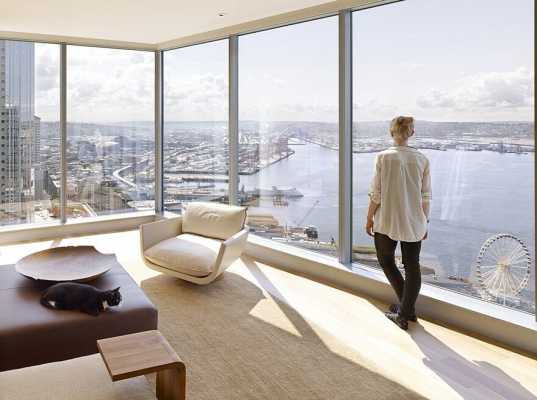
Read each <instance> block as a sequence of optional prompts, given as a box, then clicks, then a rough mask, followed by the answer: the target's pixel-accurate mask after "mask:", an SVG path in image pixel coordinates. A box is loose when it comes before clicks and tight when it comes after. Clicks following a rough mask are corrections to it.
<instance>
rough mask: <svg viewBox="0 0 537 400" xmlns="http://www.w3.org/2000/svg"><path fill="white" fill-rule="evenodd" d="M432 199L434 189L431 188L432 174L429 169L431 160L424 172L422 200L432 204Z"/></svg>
mask: <svg viewBox="0 0 537 400" xmlns="http://www.w3.org/2000/svg"><path fill="white" fill-rule="evenodd" d="M431 199H432V188H431V172H430V168H429V160H427V163H426V164H425V169H424V171H423V178H422V182H421V200H422V201H426V202H430V201H431Z"/></svg>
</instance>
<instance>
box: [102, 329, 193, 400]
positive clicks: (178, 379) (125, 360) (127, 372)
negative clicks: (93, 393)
mask: <svg viewBox="0 0 537 400" xmlns="http://www.w3.org/2000/svg"><path fill="white" fill-rule="evenodd" d="M97 347H98V348H99V352H100V353H101V356H102V358H103V360H104V364H105V365H106V368H107V369H108V373H109V374H110V377H111V378H112V381H113V382H115V381H120V380H123V379H128V378H133V377H135V376H140V375H145V374H149V373H152V372H156V373H157V398H158V399H159V400H184V399H185V396H186V394H185V389H186V368H185V364H184V363H183V361H181V359H180V358H179V356H178V355H177V354H176V353H175V351H174V350H173V349H172V347H171V346H170V344H169V343H168V341H167V340H166V338H165V337H164V336H162V334H161V333H160V332H159V331H146V332H140V333H133V334H131V335H124V336H116V337H113V338H108V339H101V340H98V341H97Z"/></svg>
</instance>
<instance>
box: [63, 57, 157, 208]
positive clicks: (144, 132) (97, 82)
mask: <svg viewBox="0 0 537 400" xmlns="http://www.w3.org/2000/svg"><path fill="white" fill-rule="evenodd" d="M154 62H155V61H154V54H153V53H151V52H142V51H132V50H115V49H103V48H95V47H79V46H68V48H67V106H68V112H67V114H68V115H67V121H68V124H67V161H68V167H67V205H68V207H67V210H66V213H67V217H68V218H84V217H96V216H101V215H108V214H116V213H127V212H133V211H145V210H153V209H154V198H155V190H154V171H155V170H154V149H155V147H154V146H155V145H154V141H155V139H154V138H155V136H154V110H155V109H154V90H155V89H154V88H155V85H154V82H155V81H154V71H155V67H154Z"/></svg>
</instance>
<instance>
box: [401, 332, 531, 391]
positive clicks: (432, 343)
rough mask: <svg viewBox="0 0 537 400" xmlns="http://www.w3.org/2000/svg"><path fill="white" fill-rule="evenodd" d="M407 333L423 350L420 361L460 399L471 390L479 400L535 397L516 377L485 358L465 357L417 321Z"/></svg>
mask: <svg viewBox="0 0 537 400" xmlns="http://www.w3.org/2000/svg"><path fill="white" fill-rule="evenodd" d="M409 334H410V336H411V337H412V339H413V340H414V342H415V343H416V344H417V345H418V347H419V348H420V350H421V351H422V352H423V355H424V358H423V363H424V364H425V365H426V366H427V367H428V368H429V369H430V370H432V371H433V372H434V373H435V374H436V375H438V376H439V377H440V378H442V380H443V381H445V382H446V383H447V384H448V385H449V386H450V387H451V388H453V390H455V391H456V392H457V393H459V394H460V395H461V396H462V397H463V398H465V399H466V398H469V397H468V394H469V393H471V392H473V393H475V394H476V397H477V396H479V398H483V399H490V400H493V399H506V400H515V399H516V400H526V399H537V397H536V396H534V395H533V394H532V393H531V392H529V391H528V390H527V389H526V388H524V386H522V385H521V384H520V383H519V382H518V381H517V380H516V379H513V378H512V377H511V376H509V375H508V374H506V373H505V372H504V371H503V370H502V369H501V368H499V367H498V366H496V365H493V364H491V363H489V362H487V361H477V360H472V361H470V360H467V359H466V358H464V357H463V356H461V355H460V354H459V353H457V352H456V351H455V350H453V349H452V348H451V347H449V346H447V345H446V344H445V343H443V342H442V341H441V340H439V339H438V338H436V337H435V336H433V335H431V334H430V333H429V332H428V331H427V330H425V329H424V328H423V327H422V326H421V325H420V324H411V327H410V328H409Z"/></svg>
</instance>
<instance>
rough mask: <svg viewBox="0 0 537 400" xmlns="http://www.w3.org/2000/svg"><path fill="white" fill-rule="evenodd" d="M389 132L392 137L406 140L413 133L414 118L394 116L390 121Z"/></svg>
mask: <svg viewBox="0 0 537 400" xmlns="http://www.w3.org/2000/svg"><path fill="white" fill-rule="evenodd" d="M390 133H391V135H392V137H393V138H394V139H398V140H407V139H408V138H409V137H410V136H412V134H413V133H414V118H412V117H403V116H399V117H395V118H394V119H392V122H391V123H390Z"/></svg>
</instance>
